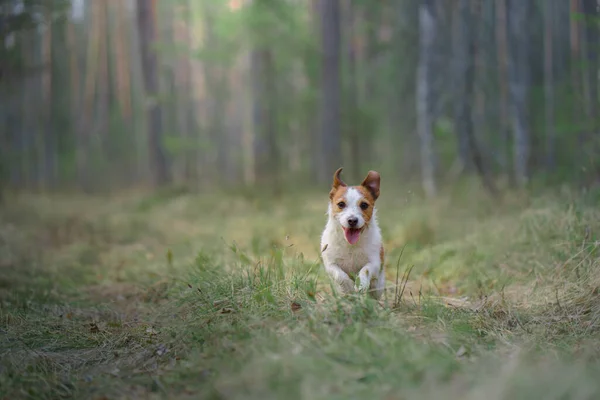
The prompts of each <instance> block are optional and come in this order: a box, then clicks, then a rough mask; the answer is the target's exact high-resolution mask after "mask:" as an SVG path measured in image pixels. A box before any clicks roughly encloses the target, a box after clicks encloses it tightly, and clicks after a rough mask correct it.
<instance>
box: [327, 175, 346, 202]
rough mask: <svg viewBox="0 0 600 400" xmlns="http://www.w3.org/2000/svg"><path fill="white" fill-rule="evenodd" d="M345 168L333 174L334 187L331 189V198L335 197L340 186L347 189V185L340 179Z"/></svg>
mask: <svg viewBox="0 0 600 400" xmlns="http://www.w3.org/2000/svg"><path fill="white" fill-rule="evenodd" d="M342 170H343V168H338V170H337V171H335V174H333V186H332V187H331V191H330V192H329V198H330V199H331V198H333V195H334V194H335V192H336V191H337V190H338V188H339V187H340V186H342V187H346V186H347V185H346V183H345V182H344V181H343V180H342V179H341V178H340V174H341V173H342Z"/></svg>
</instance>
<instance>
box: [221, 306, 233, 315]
mask: <svg viewBox="0 0 600 400" xmlns="http://www.w3.org/2000/svg"><path fill="white" fill-rule="evenodd" d="M233 311H235V310H234V309H233V308H229V307H223V308H221V311H220V312H221V314H231V313H232V312H233Z"/></svg>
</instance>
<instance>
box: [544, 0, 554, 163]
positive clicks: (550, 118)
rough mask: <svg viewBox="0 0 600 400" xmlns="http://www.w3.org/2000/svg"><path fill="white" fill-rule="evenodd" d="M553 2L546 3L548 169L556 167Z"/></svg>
mask: <svg viewBox="0 0 600 400" xmlns="http://www.w3.org/2000/svg"><path fill="white" fill-rule="evenodd" d="M553 7H554V4H553V1H551V0H546V2H545V3H544V8H543V11H544V124H545V128H546V168H547V169H548V171H554V169H555V167H556V130H555V129H554V62H553V58H554V56H553V39H552V32H553V25H554V21H553V19H554V18H553V15H554V10H553Z"/></svg>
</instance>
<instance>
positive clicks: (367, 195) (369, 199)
mask: <svg viewBox="0 0 600 400" xmlns="http://www.w3.org/2000/svg"><path fill="white" fill-rule="evenodd" d="M354 188H355V189H356V190H358V191H359V192H360V194H361V195H362V198H361V199H360V200H359V201H358V202H359V203H358V204H359V206H360V204H361V203H366V204H367V208H365V209H364V210H363V209H362V208H361V212H362V215H363V218H364V219H365V223H366V224H368V223H369V222H370V221H371V218H372V217H373V210H374V206H375V198H374V197H373V194H372V193H371V192H370V191H369V190H368V189H367V188H366V187H364V186H354Z"/></svg>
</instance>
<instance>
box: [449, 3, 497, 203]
mask: <svg viewBox="0 0 600 400" xmlns="http://www.w3.org/2000/svg"><path fill="white" fill-rule="evenodd" d="M458 13H459V14H460V18H459V25H460V28H459V34H458V38H457V48H456V50H457V52H456V55H455V58H456V71H455V80H456V84H457V86H458V91H457V92H458V93H457V94H458V98H457V101H456V104H455V124H456V127H457V129H458V135H459V152H464V153H463V154H462V156H463V157H467V158H464V159H463V162H464V163H465V165H474V166H475V168H476V170H477V173H478V174H479V177H480V178H481V181H482V183H483V185H484V187H485V188H486V189H487V190H488V191H489V192H490V193H491V194H493V195H498V190H497V189H496V185H495V184H494V180H493V177H492V176H491V174H490V172H489V169H488V166H487V165H485V163H484V161H483V156H482V153H481V150H480V148H479V145H478V143H477V140H476V138H475V132H474V130H473V112H472V111H471V110H472V108H473V107H472V105H473V101H474V96H473V92H474V86H475V60H476V57H477V52H480V53H481V51H482V50H481V48H479V49H477V47H476V40H477V37H478V36H479V35H480V34H481V32H477V29H475V22H476V21H477V20H478V18H475V13H474V12H473V11H472V10H471V0H459V3H458ZM459 154H460V153H459Z"/></svg>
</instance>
